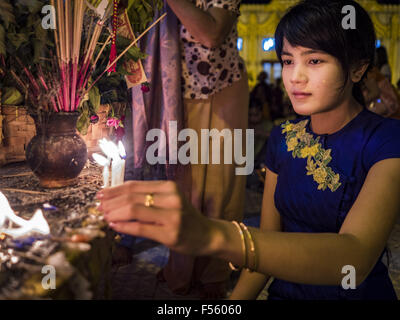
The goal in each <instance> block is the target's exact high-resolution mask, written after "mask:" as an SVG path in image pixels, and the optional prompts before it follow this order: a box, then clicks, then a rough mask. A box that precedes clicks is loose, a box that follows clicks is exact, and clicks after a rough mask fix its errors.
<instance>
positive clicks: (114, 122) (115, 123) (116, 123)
mask: <svg viewBox="0 0 400 320" xmlns="http://www.w3.org/2000/svg"><path fill="white" fill-rule="evenodd" d="M120 122H121V120H119V119H117V118H108V119H107V122H106V125H107V127H114V128H115V129H117V128H118V127H119V124H120Z"/></svg>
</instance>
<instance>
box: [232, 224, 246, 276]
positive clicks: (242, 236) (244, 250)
mask: <svg viewBox="0 0 400 320" xmlns="http://www.w3.org/2000/svg"><path fill="white" fill-rule="evenodd" d="M231 222H232V223H233V224H234V225H235V227H236V228H237V229H238V231H239V234H240V239H241V241H242V251H243V257H244V266H245V265H246V261H247V257H246V241H245V239H244V234H243V230H242V228H241V227H240V225H239V223H237V222H236V221H231ZM229 267H230V268H231V269H232V270H233V271H238V270H240V268H237V267H235V266H234V265H233V264H232V262H229Z"/></svg>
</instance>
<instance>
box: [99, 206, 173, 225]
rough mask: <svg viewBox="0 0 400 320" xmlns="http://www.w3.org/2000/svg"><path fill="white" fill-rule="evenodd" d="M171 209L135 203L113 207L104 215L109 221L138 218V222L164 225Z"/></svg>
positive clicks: (171, 211)
mask: <svg viewBox="0 0 400 320" xmlns="http://www.w3.org/2000/svg"><path fill="white" fill-rule="evenodd" d="M173 211H174V210H172V209H160V208H155V207H145V206H144V205H140V204H135V205H129V206H125V207H120V208H115V209H114V210H112V211H110V212H109V213H107V214H106V215H105V216H104V217H105V219H106V220H107V221H109V222H118V221H130V220H138V221H140V222H146V223H154V224H160V225H164V224H165V223H166V222H167V219H168V215H169V214H171V213H173Z"/></svg>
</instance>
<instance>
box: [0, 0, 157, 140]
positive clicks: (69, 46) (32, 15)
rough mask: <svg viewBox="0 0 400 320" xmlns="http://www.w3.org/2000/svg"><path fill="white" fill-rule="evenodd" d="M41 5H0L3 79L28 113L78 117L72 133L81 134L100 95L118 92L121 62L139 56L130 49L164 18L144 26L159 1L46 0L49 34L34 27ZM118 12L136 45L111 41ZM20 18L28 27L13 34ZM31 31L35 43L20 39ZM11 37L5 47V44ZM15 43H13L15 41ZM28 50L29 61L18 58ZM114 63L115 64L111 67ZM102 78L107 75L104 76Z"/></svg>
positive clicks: (140, 55) (36, 1)
mask: <svg viewBox="0 0 400 320" xmlns="http://www.w3.org/2000/svg"><path fill="white" fill-rule="evenodd" d="M46 4H48V3H46V2H45V1H39V0H32V1H29V2H28V1H25V0H16V1H14V3H13V4H12V5H11V3H10V2H9V0H5V1H2V3H1V4H0V7H1V8H0V9H4V11H2V12H1V13H0V64H1V67H0V68H1V70H3V71H4V70H9V75H8V78H9V79H8V80H10V78H11V82H12V83H13V84H16V86H17V87H18V89H19V91H20V93H21V95H20V97H19V99H20V100H21V97H23V98H24V100H25V104H26V105H27V106H28V108H29V111H30V113H36V114H38V113H41V112H45V113H50V112H79V113H80V118H79V120H78V123H77V128H78V130H80V131H81V133H83V134H85V131H86V129H87V127H88V125H89V124H90V123H95V122H96V121H98V117H97V115H96V112H97V109H98V107H99V105H100V104H101V102H103V101H102V98H103V93H105V92H108V91H110V88H114V89H115V88H119V87H121V80H122V79H123V76H124V75H126V74H127V72H126V70H124V61H127V60H129V59H133V60H135V61H137V60H139V59H143V58H144V57H145V54H143V53H142V52H141V51H140V50H139V48H138V47H136V46H135V44H136V43H137V41H138V40H139V39H140V38H141V37H142V36H143V35H144V34H145V33H146V32H147V31H148V30H149V29H150V28H152V27H153V26H154V25H155V24H156V23H158V22H159V21H161V19H162V18H163V17H164V16H165V14H164V15H162V16H161V17H160V18H159V19H158V20H157V21H155V22H154V23H153V24H151V25H150V26H149V27H147V26H148V24H149V23H150V22H151V21H152V20H153V17H154V12H155V10H156V8H158V9H159V10H160V9H161V7H162V5H163V1H162V0H156V1H152V0H121V1H120V0H71V1H63V0H50V5H52V6H53V8H54V9H55V17H54V18H55V21H56V28H55V29H54V30H53V31H52V32H50V31H51V30H45V29H43V27H42V26H41V25H40V23H41V21H42V18H43V16H42V17H40V9H41V8H42V7H43V6H44V5H46ZM118 10H127V14H128V16H129V17H130V19H131V21H132V22H131V24H132V26H133V28H134V30H135V31H136V32H140V34H139V35H138V37H137V38H136V40H134V41H131V40H129V39H125V38H123V37H117V36H116V29H117V27H118V24H117V23H116V21H117V20H116V18H115V17H116V15H117V14H118ZM22 12H24V14H22ZM18 15H19V16H18ZM17 16H18V18H17ZM21 16H23V19H28V20H32V21H34V23H31V24H29V23H28V24H27V26H28V28H27V29H21V30H17V29H18V28H20V26H21V25H20V24H21V23H23V22H22V18H21ZM38 17H40V19H38ZM32 29H34V30H35V33H34V34H35V39H32V38H29V37H25V36H24V35H25V34H26V33H32V32H31V30H32ZM13 31H15V32H18V31H20V34H21V35H22V36H18V34H19V33H15V34H16V35H13V33H12V32H13ZM13 37H14V41H12V46H10V48H9V46H8V45H7V46H6V45H5V43H6V41H7V40H8V39H10V38H13ZM17 38H19V39H20V42H19V43H18V41H15V39H17ZM36 39H37V43H36V42H35V41H36ZM40 41H41V42H40ZM39 42H40V46H39ZM7 43H8V42H7ZM32 43H33V44H34V45H33V48H32ZM28 47H29V51H30V52H29V53H30V54H29V57H32V56H33V59H28V60H27V59H21V58H19V57H23V56H26V55H25V54H24V52H26V51H27V50H26V49H27V48H28ZM32 53H33V54H32ZM7 55H8V57H7ZM4 57H6V61H5V62H4ZM14 57H15V58H14ZM27 61H29V62H32V64H31V65H29V64H27ZM118 61H120V62H121V63H119V64H118V65H117V62H118ZM105 74H108V75H109V76H108V77H104V75H105ZM2 83H3V81H2ZM0 90H1V87H0ZM126 91H127V90H126ZM10 92H11V91H10ZM14 92H15V91H14ZM125 95H127V93H125ZM104 100H106V103H107V102H111V101H107V98H105V99H104ZM125 101H128V99H126V100H125ZM120 123H121V125H122V121H120ZM114 127H115V126H114ZM119 127H121V128H123V127H122V126H119Z"/></svg>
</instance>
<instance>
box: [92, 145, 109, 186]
mask: <svg viewBox="0 0 400 320" xmlns="http://www.w3.org/2000/svg"><path fill="white" fill-rule="evenodd" d="M92 157H93V159H94V160H95V161H96V162H97V163H98V164H99V165H101V166H102V167H104V168H103V188H107V187H109V186H110V159H107V158H105V157H103V156H102V155H100V154H98V153H93V155H92Z"/></svg>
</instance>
